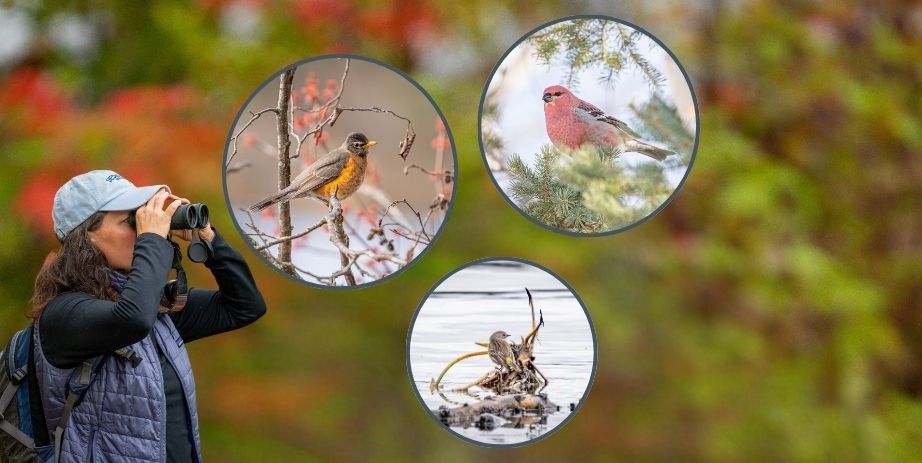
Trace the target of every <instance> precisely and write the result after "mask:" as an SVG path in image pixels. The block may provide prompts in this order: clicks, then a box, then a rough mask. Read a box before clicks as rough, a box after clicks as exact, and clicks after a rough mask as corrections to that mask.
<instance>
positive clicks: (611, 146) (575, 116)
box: [541, 85, 675, 161]
mask: <svg viewBox="0 0 922 463" xmlns="http://www.w3.org/2000/svg"><path fill="white" fill-rule="evenodd" d="M541 99H542V100H544V120H545V122H546V125H547V136H548V137H549V138H550V139H551V142H553V143H554V145H556V146H557V147H558V148H570V149H575V148H579V147H580V146H583V145H590V146H594V147H596V148H599V149H602V150H604V151H607V152H614V153H616V154H620V153H623V152H625V151H631V152H634V153H640V154H643V155H646V156H649V157H651V158H653V159H656V160H657V161H662V160H663V159H666V156H669V155H671V154H675V152H673V151H670V150H667V149H665V148H658V147H656V146H653V145H651V144H649V143H647V142H645V141H642V140H641V139H640V135H638V134H637V133H636V132H634V131H633V130H631V128H630V127H628V125H627V124H626V123H624V122H623V121H620V120H618V119H615V118H614V117H612V116H609V115H608V114H605V111H602V110H601V109H599V108H597V107H595V106H593V105H592V104H589V103H587V102H585V101H583V100H581V99H580V98H579V97H577V96H576V95H574V94H573V93H572V92H570V90H567V88H566V87H563V86H561V85H552V86H550V87H548V88H546V89H544V95H543V96H542V97H541Z"/></svg>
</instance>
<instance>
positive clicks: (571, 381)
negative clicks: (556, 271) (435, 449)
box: [410, 261, 595, 445]
mask: <svg viewBox="0 0 922 463" xmlns="http://www.w3.org/2000/svg"><path fill="white" fill-rule="evenodd" d="M526 287H527V288H528V289H529V290H530V291H531V293H532V296H533V297H534V304H535V310H536V316H537V311H538V310H540V311H541V312H543V314H544V323H545V325H544V327H542V328H541V331H540V332H539V335H538V342H537V344H536V345H535V351H534V355H535V365H537V367H538V368H539V369H540V370H541V371H542V372H543V373H544V375H545V376H547V378H548V380H550V384H549V386H548V387H547V388H545V389H544V390H543V391H541V392H544V393H546V394H547V395H548V399H549V400H550V401H552V402H554V403H555V404H557V405H558V406H560V411H558V412H555V413H552V414H550V415H548V416H547V421H546V423H543V424H532V425H526V426H524V427H521V428H513V427H497V428H495V429H493V430H488V431H486V430H480V429H477V428H476V427H468V428H462V427H452V428H451V430H452V431H454V432H456V433H458V434H460V435H462V436H464V437H467V438H470V439H473V440H476V441H478V442H483V443H487V444H500V445H510V444H517V443H522V442H525V441H528V440H531V439H534V438H537V437H539V436H541V435H543V434H545V433H547V432H549V431H551V430H553V429H554V428H555V427H557V426H559V425H560V424H561V423H563V422H564V420H566V419H567V418H568V417H569V416H570V414H571V413H572V412H571V411H570V404H577V405H578V404H579V402H580V401H581V400H583V395H584V394H585V393H586V392H587V387H588V385H589V382H590V378H591V374H592V366H593V357H594V352H595V347H594V344H593V337H592V331H591V328H590V325H589V320H588V319H587V317H586V314H585V312H584V311H583V308H582V306H581V305H580V303H579V301H578V300H577V299H576V298H575V297H574V295H573V294H572V293H571V292H570V290H569V289H567V287H566V286H564V285H563V284H562V283H561V282H560V281H558V280H557V279H556V278H555V277H554V276H552V275H550V274H548V273H546V272H544V271H543V270H541V269H538V268H536V267H532V266H530V265H526V264H522V263H519V262H514V261H493V262H488V263H482V264H477V265H474V266H471V267H467V268H465V269H463V270H461V271H459V272H457V273H455V274H454V275H452V276H451V277H449V278H448V279H447V280H445V281H444V282H442V284H441V285H439V287H438V288H436V290H435V291H434V292H433V293H432V294H431V295H430V296H429V298H428V299H427V300H426V302H425V303H424V304H423V306H422V308H421V309H420V311H419V314H418V315H417V317H416V320H415V323H414V325H413V327H412V332H411V334H410V370H411V374H412V377H413V381H414V384H415V386H416V388H417V390H418V391H419V393H420V395H421V396H422V398H423V401H424V402H425V403H426V407H427V408H428V409H429V410H430V412H431V411H433V410H437V409H438V408H439V406H441V405H446V406H449V407H455V406H458V405H462V404H464V403H473V402H474V401H476V400H478V399H479V398H483V397H486V396H487V395H489V394H490V393H489V392H487V391H483V390H481V389H479V388H476V387H474V388H471V389H470V391H469V392H470V393H473V394H474V396H475V397H472V396H469V395H465V394H463V393H458V392H448V390H450V389H453V388H456V387H459V386H463V385H465V384H468V383H470V382H472V381H474V380H475V379H477V378H478V377H479V376H480V375H482V374H483V373H486V372H488V371H490V370H491V369H492V368H494V366H493V364H492V363H491V362H490V360H489V358H488V357H487V356H478V357H473V358H469V359H466V360H463V361H461V362H460V363H458V364H456V365H455V366H453V367H452V368H451V370H449V371H448V373H447V374H446V375H445V377H444V378H443V379H442V383H441V384H442V390H443V392H442V395H440V394H439V393H438V392H436V393H430V392H429V381H430V379H432V378H436V377H438V375H439V373H440V372H441V371H442V368H444V367H445V365H447V364H448V362H450V361H451V360H453V359H455V358H456V357H457V356H459V355H461V354H464V353H468V352H474V351H478V350H483V348H482V347H480V346H477V345H475V344H474V342H475V341H482V342H486V341H487V340H488V338H489V336H490V334H491V333H493V332H494V331H496V330H505V331H506V332H508V333H509V334H511V335H512V337H511V338H510V340H512V339H514V340H515V341H516V342H521V336H525V335H526V334H528V332H529V331H530V330H531V311H530V309H529V307H528V297H527V296H526V294H525V288H526ZM443 395H444V397H443Z"/></svg>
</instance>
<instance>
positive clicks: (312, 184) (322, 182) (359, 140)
mask: <svg viewBox="0 0 922 463" xmlns="http://www.w3.org/2000/svg"><path fill="white" fill-rule="evenodd" d="M377 143H378V142H376V141H369V140H368V137H366V136H365V135H364V134H362V133H358V132H353V133H350V134H349V136H348V137H346V141H344V142H343V144H342V145H341V146H340V147H339V148H336V149H335V150H333V151H330V152H329V153H327V154H325V155H323V156H321V157H320V158H318V159H317V160H316V161H314V163H313V164H311V165H310V166H308V167H307V169H305V170H304V172H301V173H300V174H298V176H297V177H295V179H294V180H292V182H291V184H290V185H288V187H287V188H285V189H284V190H282V191H280V192H278V193H276V194H274V195H272V196H269V197H268V198H265V199H263V200H261V201H259V202H257V203H256V204H254V205H252V206H250V212H259V211H261V210H263V209H265V208H267V207H270V206H272V205H274V204H278V203H281V202H284V201H290V200H292V199H294V198H305V197H310V198H315V199H318V200H320V201H322V202H323V203H324V204H327V203H328V202H329V200H330V196H331V195H332V194H333V192H334V191H336V199H339V200H343V199H346V198H348V197H349V195H351V194H352V193H355V191H356V190H358V189H359V187H360V186H361V185H362V181H363V180H365V168H366V167H367V166H368V160H367V158H366V156H367V155H368V148H371V147H372V146H375V145H376V144H377Z"/></svg>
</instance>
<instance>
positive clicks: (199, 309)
mask: <svg viewBox="0 0 922 463" xmlns="http://www.w3.org/2000/svg"><path fill="white" fill-rule="evenodd" d="M211 245H212V248H213V249H214V253H213V254H212V256H211V257H210V258H209V259H208V260H206V261H205V266H206V267H208V269H210V270H211V273H212V275H214V278H215V281H216V282H217V284H218V290H217V291H215V290H212V289H198V288H192V289H190V290H189V297H188V300H187V302H186V306H185V307H184V308H183V309H182V310H181V311H179V312H176V313H174V314H171V315H170V317H172V319H173V324H175V325H176V329H177V330H178V331H179V334H180V335H181V336H182V338H183V341H185V342H190V341H194V340H196V339H201V338H204V337H207V336H211V335H214V334H218V333H223V332H226V331H230V330H234V329H237V328H240V327H243V326H246V325H249V324H250V323H252V322H253V321H255V320H256V319H258V318H259V317H261V316H263V314H265V313H266V304H265V302H264V301H263V297H262V294H260V293H259V289H258V288H257V287H256V281H255V280H254V279H253V275H252V274H251V273H250V268H249V267H248V266H247V264H246V261H244V260H243V257H242V256H241V255H240V254H239V253H237V251H235V250H234V249H233V248H232V247H230V245H228V244H227V242H226V241H224V238H223V237H222V236H221V235H220V234H219V233H218V232H217V231H215V237H214V239H213V240H212V241H211Z"/></svg>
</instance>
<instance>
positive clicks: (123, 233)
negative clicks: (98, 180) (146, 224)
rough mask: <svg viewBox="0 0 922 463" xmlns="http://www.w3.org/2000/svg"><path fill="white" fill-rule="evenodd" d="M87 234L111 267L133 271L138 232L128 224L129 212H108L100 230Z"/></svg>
mask: <svg viewBox="0 0 922 463" xmlns="http://www.w3.org/2000/svg"><path fill="white" fill-rule="evenodd" d="M87 234H88V235H89V237H90V241H92V242H93V244H94V245H96V247H97V248H98V249H99V252H101V253H102V255H103V256H105V257H106V261H107V262H109V267H111V268H113V269H115V270H122V271H125V272H127V271H129V270H131V259H132V256H133V255H134V242H135V240H136V239H137V232H136V231H135V229H134V227H132V226H131V225H130V224H129V223H128V211H117V212H106V215H105V217H103V219H102V222H101V223H100V224H99V228H97V229H96V230H92V231H90V232H88V233H87Z"/></svg>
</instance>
